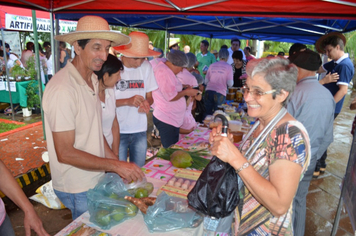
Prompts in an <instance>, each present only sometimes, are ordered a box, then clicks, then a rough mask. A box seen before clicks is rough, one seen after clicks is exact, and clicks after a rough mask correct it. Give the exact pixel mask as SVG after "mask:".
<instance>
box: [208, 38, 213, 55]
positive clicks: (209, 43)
mask: <svg viewBox="0 0 356 236" xmlns="http://www.w3.org/2000/svg"><path fill="white" fill-rule="evenodd" d="M212 40H213V35H210V42H209V46H210V51H211V49H212V45H211V41H212ZM208 51H209V49H208Z"/></svg>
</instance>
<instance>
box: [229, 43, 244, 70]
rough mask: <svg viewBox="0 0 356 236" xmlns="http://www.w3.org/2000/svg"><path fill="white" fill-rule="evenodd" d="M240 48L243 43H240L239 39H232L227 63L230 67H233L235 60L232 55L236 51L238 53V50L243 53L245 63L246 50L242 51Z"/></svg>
mask: <svg viewBox="0 0 356 236" xmlns="http://www.w3.org/2000/svg"><path fill="white" fill-rule="evenodd" d="M240 46H241V41H240V39H238V38H237V37H233V38H232V39H231V47H230V48H229V49H228V51H229V58H228V59H227V63H228V64H229V65H231V64H232V63H234V60H233V59H232V54H233V53H234V52H235V51H237V50H240V51H241V52H242V56H243V57H242V59H243V60H244V61H246V56H245V53H244V50H242V49H241V48H240Z"/></svg>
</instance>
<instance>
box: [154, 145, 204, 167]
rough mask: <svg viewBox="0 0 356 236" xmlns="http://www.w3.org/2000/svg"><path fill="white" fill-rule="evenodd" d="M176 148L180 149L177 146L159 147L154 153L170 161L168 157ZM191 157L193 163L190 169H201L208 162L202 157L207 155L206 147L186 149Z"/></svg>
mask: <svg viewBox="0 0 356 236" xmlns="http://www.w3.org/2000/svg"><path fill="white" fill-rule="evenodd" d="M177 150H182V149H178V148H160V149H159V150H158V152H157V154H156V156H157V157H160V158H162V159H164V160H167V161H170V157H171V155H172V153H173V152H175V151H177ZM186 152H187V153H189V155H190V156H191V157H192V159H193V164H192V165H191V166H190V168H192V169H196V170H203V169H204V168H205V167H206V166H207V165H208V163H209V162H210V160H209V159H206V158H204V157H203V156H209V155H210V153H209V151H207V150H206V149H202V150H198V151H186Z"/></svg>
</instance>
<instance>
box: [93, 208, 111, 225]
mask: <svg viewBox="0 0 356 236" xmlns="http://www.w3.org/2000/svg"><path fill="white" fill-rule="evenodd" d="M95 220H96V222H97V223H98V225H99V226H108V225H109V224H110V212H109V211H108V210H98V211H97V212H96V214H95Z"/></svg>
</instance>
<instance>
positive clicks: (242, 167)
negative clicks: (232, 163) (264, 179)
mask: <svg viewBox="0 0 356 236" xmlns="http://www.w3.org/2000/svg"><path fill="white" fill-rule="evenodd" d="M249 166H250V163H249V162H245V163H244V164H243V165H242V166H241V167H240V168H238V169H237V170H236V174H238V173H240V172H241V171H242V170H243V169H246V168H247V167H249Z"/></svg>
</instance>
